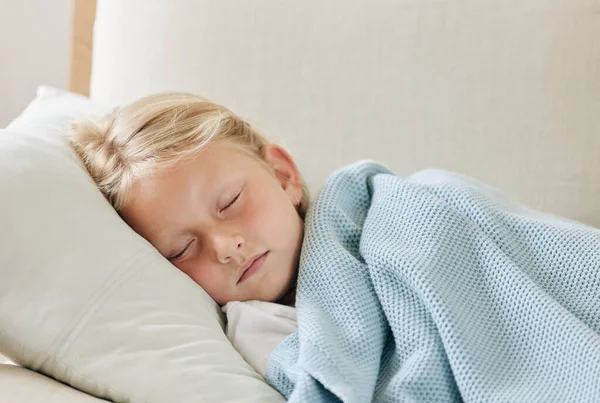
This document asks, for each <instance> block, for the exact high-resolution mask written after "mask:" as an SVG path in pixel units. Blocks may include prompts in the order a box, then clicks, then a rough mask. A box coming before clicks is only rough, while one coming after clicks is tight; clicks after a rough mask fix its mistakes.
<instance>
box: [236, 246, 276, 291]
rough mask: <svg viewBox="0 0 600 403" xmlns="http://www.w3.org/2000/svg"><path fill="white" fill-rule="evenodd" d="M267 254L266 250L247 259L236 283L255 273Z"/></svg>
mask: <svg viewBox="0 0 600 403" xmlns="http://www.w3.org/2000/svg"><path fill="white" fill-rule="evenodd" d="M268 254H269V252H268V251H267V252H265V253H261V254H258V255H254V256H253V257H252V258H250V259H248V261H247V263H245V264H244V266H243V268H242V272H241V274H240V277H239V278H238V281H237V283H236V285H237V284H240V283H242V282H244V281H246V280H247V279H249V278H250V277H252V276H253V275H254V274H256V273H257V272H258V271H259V270H260V268H261V267H262V266H263V264H264V263H265V261H266V260H267V256H268Z"/></svg>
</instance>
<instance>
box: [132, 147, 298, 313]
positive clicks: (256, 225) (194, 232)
mask: <svg viewBox="0 0 600 403" xmlns="http://www.w3.org/2000/svg"><path fill="white" fill-rule="evenodd" d="M264 154H265V160H266V161H267V163H268V164H269V165H270V166H271V168H272V169H273V170H274V171H275V172H276V174H277V176H278V177H277V178H276V177H274V176H273V175H272V174H271V173H270V172H269V171H268V170H267V169H266V168H265V167H264V166H263V165H261V164H260V163H259V162H258V161H257V160H256V159H255V158H252V157H251V156H249V155H247V154H245V153H243V152H242V151H240V150H238V149H236V148H234V147H232V146H231V145H229V144H227V143H224V142H220V143H213V144H211V145H210V146H208V147H207V148H205V149H204V150H202V151H200V152H199V153H198V154H197V156H195V157H194V158H193V159H191V160H186V161H184V162H180V163H178V164H177V165H175V166H174V167H173V168H169V169H168V170H165V171H164V172H162V173H160V174H158V175H154V176H152V177H147V178H144V179H142V180H140V181H139V182H138V183H137V184H136V186H135V187H134V189H133V192H132V197H130V198H129V200H128V201H127V202H126V203H125V207H124V209H123V210H122V211H121V215H122V216H123V218H124V219H125V221H127V223H128V224H129V225H130V226H131V227H132V228H133V229H134V230H135V231H136V232H137V233H139V234H140V235H142V236H143V237H144V238H146V239H147V240H148V241H149V242H150V243H152V244H153V245H154V246H155V247H156V248H157V249H158V250H159V251H160V253H161V254H162V255H163V256H165V257H166V258H167V259H169V260H170V261H171V262H172V263H173V264H174V265H175V266H177V267H178V268H179V269H180V270H181V271H183V272H184V273H186V274H187V275H188V276H189V277H191V278H192V279H193V280H194V281H196V282H197V283H198V284H199V285H200V286H202V287H203V288H204V290H206V292H208V293H209V294H210V296H211V297H212V298H213V299H214V300H215V301H216V302H217V303H219V304H225V303H227V302H229V301H244V300H252V299H257V300H262V301H277V300H278V299H280V298H281V297H282V296H283V295H284V294H285V293H286V292H287V291H289V290H290V288H292V287H293V284H294V282H295V279H296V273H297V267H298V257H299V254H300V246H301V243H302V234H303V222H302V219H301V218H300V217H299V215H298V213H297V211H296V207H295V204H297V203H298V201H299V200H300V199H301V197H302V191H303V190H302V183H301V179H300V175H299V173H298V170H297V168H296V166H295V164H294V162H293V161H292V159H291V157H290V156H289V154H288V153H287V152H286V151H285V150H283V149H282V148H281V147H279V146H277V145H273V144H270V145H268V146H267V147H266V148H265V153H264ZM257 257H258V260H256V261H255V263H254V264H253V265H252V266H251V267H250V269H249V270H247V271H245V269H246V268H247V267H248V265H250V264H251V263H252V262H253V260H254V259H256V258H257Z"/></svg>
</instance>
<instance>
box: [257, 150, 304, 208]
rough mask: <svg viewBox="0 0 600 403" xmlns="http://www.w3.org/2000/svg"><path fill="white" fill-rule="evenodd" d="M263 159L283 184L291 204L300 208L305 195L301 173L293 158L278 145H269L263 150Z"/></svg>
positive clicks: (282, 186)
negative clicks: (299, 205)
mask: <svg viewBox="0 0 600 403" xmlns="http://www.w3.org/2000/svg"><path fill="white" fill-rule="evenodd" d="M263 158H264V159H265V161H266V163H267V164H269V166H270V167H271V169H272V170H273V173H274V174H275V176H276V177H277V179H278V180H279V182H280V183H281V188H282V189H283V190H284V191H285V192H286V193H287V194H288V196H289V198H290V200H291V202H292V203H293V204H294V205H295V206H298V204H300V200H302V196H303V193H304V189H303V187H302V178H301V176H300V171H298V168H297V167H296V163H295V162H294V160H293V158H292V156H291V155H290V154H289V153H288V152H287V151H285V149H284V148H283V147H281V146H278V145H277V144H267V145H266V146H265V147H264V148H263Z"/></svg>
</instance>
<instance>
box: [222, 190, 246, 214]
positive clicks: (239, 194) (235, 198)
mask: <svg viewBox="0 0 600 403" xmlns="http://www.w3.org/2000/svg"><path fill="white" fill-rule="evenodd" d="M241 195H242V192H240V193H238V194H237V196H235V197H234V198H233V200H231V202H230V203H229V204H228V205H227V206H225V207H223V209H222V210H221V211H220V212H221V213H222V212H223V211H225V210H227V209H228V208H229V207H231V206H233V205H234V204H235V202H236V201H237V200H238V199H239V198H240V196H241Z"/></svg>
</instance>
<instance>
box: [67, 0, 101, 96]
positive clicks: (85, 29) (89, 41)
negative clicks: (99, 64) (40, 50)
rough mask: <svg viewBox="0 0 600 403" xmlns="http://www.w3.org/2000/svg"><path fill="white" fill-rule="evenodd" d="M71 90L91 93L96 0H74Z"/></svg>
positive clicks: (86, 93) (85, 93)
mask: <svg viewBox="0 0 600 403" xmlns="http://www.w3.org/2000/svg"><path fill="white" fill-rule="evenodd" d="M72 16H73V23H72V27H73V33H72V36H71V63H70V73H69V90H70V91H72V92H77V93H80V94H83V95H86V96H89V94H90V77H91V74H92V48H93V39H94V38H93V37H94V19H95V17H96V0H73V14H72Z"/></svg>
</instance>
